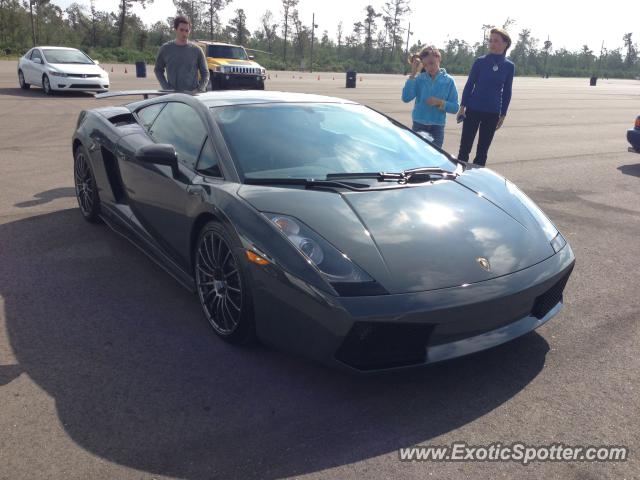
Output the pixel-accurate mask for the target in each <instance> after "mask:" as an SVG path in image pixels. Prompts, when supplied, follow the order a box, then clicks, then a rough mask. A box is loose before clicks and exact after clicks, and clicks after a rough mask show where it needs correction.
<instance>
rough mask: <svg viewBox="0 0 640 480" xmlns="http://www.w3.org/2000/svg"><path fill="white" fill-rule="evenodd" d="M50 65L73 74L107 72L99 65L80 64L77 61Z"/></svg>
mask: <svg viewBox="0 0 640 480" xmlns="http://www.w3.org/2000/svg"><path fill="white" fill-rule="evenodd" d="M49 66H50V67H52V68H55V69H56V70H58V71H59V72H63V73H73V74H83V73H84V74H87V75H96V74H103V73H106V72H105V71H104V70H103V69H102V68H100V67H99V66H98V65H93V64H91V65H90V64H86V65H80V64H77V63H50V64H49Z"/></svg>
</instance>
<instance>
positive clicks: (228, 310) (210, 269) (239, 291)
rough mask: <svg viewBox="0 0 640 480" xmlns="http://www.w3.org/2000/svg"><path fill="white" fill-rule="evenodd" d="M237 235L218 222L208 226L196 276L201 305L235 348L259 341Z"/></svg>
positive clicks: (198, 252)
mask: <svg viewBox="0 0 640 480" xmlns="http://www.w3.org/2000/svg"><path fill="white" fill-rule="evenodd" d="M241 249H242V245H241V243H240V240H239V239H238V238H237V236H236V235H235V234H234V233H233V232H230V231H229V230H228V229H227V228H225V227H224V226H223V225H222V224H220V223H219V222H217V221H210V222H209V223H207V224H206V225H205V226H204V227H203V228H202V230H201V231H200V235H199V236H198V241H197V243H196V245H195V248H194V252H193V257H194V277H195V280H196V290H197V292H198V298H199V300H200V305H201V306H202V310H203V311H204V314H205V317H206V319H207V321H208V322H209V324H210V325H211V327H212V328H213V330H214V331H215V332H216V334H217V335H218V336H219V337H221V338H222V339H223V340H225V341H226V342H229V343H231V344H234V345H247V344H251V343H253V342H254V341H255V338H256V337H255V321H254V314H253V311H254V310H253V302H252V298H251V291H250V288H249V281H248V275H247V274H246V271H245V267H244V264H243V263H242V259H241V258H239V254H238V252H239V251H241Z"/></svg>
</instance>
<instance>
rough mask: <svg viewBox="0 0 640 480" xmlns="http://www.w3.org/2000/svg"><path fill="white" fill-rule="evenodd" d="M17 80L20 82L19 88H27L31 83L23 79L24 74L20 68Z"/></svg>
mask: <svg viewBox="0 0 640 480" xmlns="http://www.w3.org/2000/svg"><path fill="white" fill-rule="evenodd" d="M18 82H19V83H20V88H21V89H23V90H29V87H30V86H31V85H30V84H28V83H27V82H25V81H24V74H23V73H22V70H19V71H18Z"/></svg>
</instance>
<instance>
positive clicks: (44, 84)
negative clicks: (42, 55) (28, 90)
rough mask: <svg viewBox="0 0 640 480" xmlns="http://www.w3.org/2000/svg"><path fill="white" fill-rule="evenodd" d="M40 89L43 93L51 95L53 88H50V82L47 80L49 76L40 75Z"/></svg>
mask: <svg viewBox="0 0 640 480" xmlns="http://www.w3.org/2000/svg"><path fill="white" fill-rule="evenodd" d="M42 89H43V90H44V93H46V94H47V95H53V90H52V89H51V82H49V77H47V76H46V75H43V76H42Z"/></svg>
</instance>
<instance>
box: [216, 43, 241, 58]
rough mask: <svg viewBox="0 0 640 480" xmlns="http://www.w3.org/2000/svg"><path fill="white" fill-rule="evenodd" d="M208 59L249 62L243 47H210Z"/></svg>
mask: <svg viewBox="0 0 640 480" xmlns="http://www.w3.org/2000/svg"><path fill="white" fill-rule="evenodd" d="M207 57H213V58H233V59H236V60H247V52H245V51H244V48H242V47H234V46H231V45H209V47H208V48H207Z"/></svg>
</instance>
